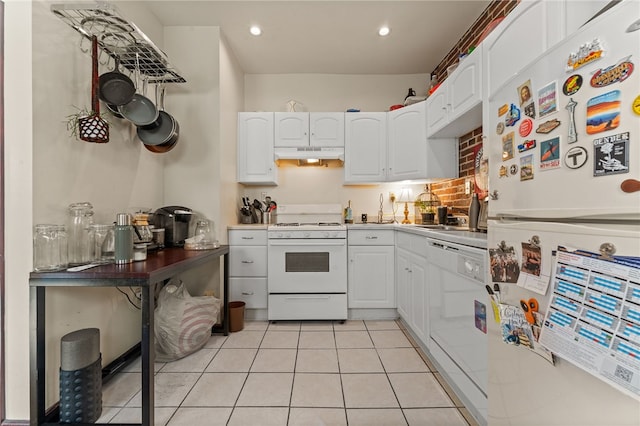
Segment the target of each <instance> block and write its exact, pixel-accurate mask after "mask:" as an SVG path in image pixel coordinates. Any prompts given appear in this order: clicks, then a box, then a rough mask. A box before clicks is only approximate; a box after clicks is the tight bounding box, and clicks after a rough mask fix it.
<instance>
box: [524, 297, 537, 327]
mask: <svg viewBox="0 0 640 426" xmlns="http://www.w3.org/2000/svg"><path fill="white" fill-rule="evenodd" d="M520 307H522V310H523V311H524V317H525V318H526V319H527V322H528V323H529V324H535V323H536V318H535V317H534V315H533V313H534V312H538V301H537V300H536V299H535V298H531V299H529V300H524V299H521V300H520Z"/></svg>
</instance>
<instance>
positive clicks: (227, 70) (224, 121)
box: [217, 34, 244, 243]
mask: <svg viewBox="0 0 640 426" xmlns="http://www.w3.org/2000/svg"><path fill="white" fill-rule="evenodd" d="M243 110H244V72H243V71H242V69H241V68H240V65H239V64H238V61H237V59H236V57H235V55H234V54H233V52H232V51H231V48H230V47H229V45H228V43H227V41H226V40H225V38H224V35H223V34H221V39H220V161H219V165H220V218H219V220H218V227H217V231H218V239H219V240H220V242H221V243H227V232H226V228H225V226H226V225H227V224H234V223H236V220H237V214H238V209H237V207H236V203H237V200H239V199H240V197H242V190H243V187H242V185H240V184H238V183H236V157H237V151H236V140H237V134H238V126H237V125H236V122H237V117H238V112H239V111H243Z"/></svg>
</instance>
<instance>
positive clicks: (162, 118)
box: [137, 85, 180, 152]
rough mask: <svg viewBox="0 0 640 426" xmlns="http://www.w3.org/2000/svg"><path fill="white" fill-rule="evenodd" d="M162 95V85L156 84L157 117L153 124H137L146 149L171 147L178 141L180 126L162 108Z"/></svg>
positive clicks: (163, 92) (163, 91) (139, 135)
mask: <svg viewBox="0 0 640 426" xmlns="http://www.w3.org/2000/svg"><path fill="white" fill-rule="evenodd" d="M158 93H159V95H158ZM164 95H165V87H164V85H162V86H160V85H158V86H156V99H157V100H158V110H159V111H158V118H157V119H156V121H155V122H154V123H153V124H150V125H148V126H139V127H138V130H137V133H138V138H140V140H141V141H142V143H144V145H145V146H146V147H147V149H149V147H158V148H160V149H163V148H167V147H170V148H169V149H171V148H173V147H174V146H175V144H176V143H177V141H178V137H179V133H180V126H179V125H178V122H177V121H176V119H175V118H173V116H172V115H171V114H169V113H168V112H166V111H165V110H164ZM161 147H162V148H161ZM151 151H153V150H151ZM153 152H158V151H153ZM163 152H166V151H163Z"/></svg>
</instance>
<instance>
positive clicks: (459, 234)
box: [347, 223, 487, 249]
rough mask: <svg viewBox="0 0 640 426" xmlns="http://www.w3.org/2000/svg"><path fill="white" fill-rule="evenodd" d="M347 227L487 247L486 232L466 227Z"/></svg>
mask: <svg viewBox="0 0 640 426" xmlns="http://www.w3.org/2000/svg"><path fill="white" fill-rule="evenodd" d="M347 229H372V230H373V229H376V230H379V229H394V230H399V231H404V232H409V233H411V234H417V235H424V236H425V237H429V238H435V239H438V240H444V241H448V242H450V243H457V244H464V245H467V246H472V247H477V248H481V249H486V248H487V233H486V232H471V231H469V230H468V228H466V227H450V228H449V229H437V228H436V229H434V228H422V227H420V225H414V224H409V225H402V224H400V223H354V224H348V225H347Z"/></svg>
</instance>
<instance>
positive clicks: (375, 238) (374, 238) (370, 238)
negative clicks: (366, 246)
mask: <svg viewBox="0 0 640 426" xmlns="http://www.w3.org/2000/svg"><path fill="white" fill-rule="evenodd" d="M365 239H367V240H377V239H378V237H376V236H375V235H374V236H373V237H370V236H366V237H365Z"/></svg>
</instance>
